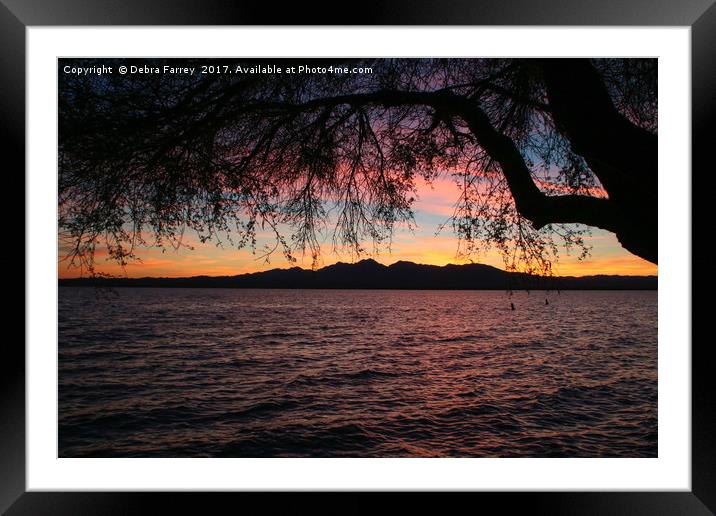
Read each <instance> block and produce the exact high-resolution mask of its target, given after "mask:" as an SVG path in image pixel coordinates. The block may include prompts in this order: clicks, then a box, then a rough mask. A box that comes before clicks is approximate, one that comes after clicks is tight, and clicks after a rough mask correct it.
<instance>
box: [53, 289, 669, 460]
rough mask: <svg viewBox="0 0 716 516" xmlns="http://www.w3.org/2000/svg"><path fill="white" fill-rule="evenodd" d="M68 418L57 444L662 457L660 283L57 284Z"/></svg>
mask: <svg viewBox="0 0 716 516" xmlns="http://www.w3.org/2000/svg"><path fill="white" fill-rule="evenodd" d="M545 298H549V304H548V305H547V304H545ZM511 302H512V303H514V304H515V307H516V310H514V311H512V310H510V303H511ZM58 418H59V455H60V456H62V457H75V456H77V457H85V456H94V457H118V456H126V457H130V456H131V457H135V456H142V457H155V456H169V457H204V456H229V457H269V456H270V457H339V456H342V457H554V456H557V457H655V456H656V455H657V292H655V291H650V292H631V291H629V292H575V291H569V292H562V293H561V294H559V295H558V294H557V293H555V292H551V293H549V294H545V293H544V292H532V293H529V294H528V293H526V292H515V293H514V295H513V296H511V297H510V296H509V295H508V294H507V293H506V292H503V291H500V292H495V291H375V290H373V291H371V290H230V289H131V288H121V289H116V290H115V291H114V293H108V294H103V293H101V292H98V291H97V290H95V289H93V288H76V287H75V288H73V287H61V288H60V291H59V414H58Z"/></svg>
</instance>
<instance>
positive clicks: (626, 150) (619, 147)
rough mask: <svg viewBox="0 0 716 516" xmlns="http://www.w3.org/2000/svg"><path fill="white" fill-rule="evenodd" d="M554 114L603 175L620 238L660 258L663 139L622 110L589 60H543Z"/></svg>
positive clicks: (580, 151)
mask: <svg viewBox="0 0 716 516" xmlns="http://www.w3.org/2000/svg"><path fill="white" fill-rule="evenodd" d="M540 67H541V69H542V73H543V77H544V81H545V85H546V88H547V96H548V99H549V106H550V109H551V112H552V117H553V119H554V121H555V123H556V125H557V128H558V129H559V130H560V131H562V132H563V133H564V134H565V135H566V136H567V138H568V139H569V141H570V143H571V145H572V150H573V151H574V152H575V153H577V154H579V155H581V156H583V157H584V159H585V160H586V161H587V163H588V164H589V167H590V169H591V170H592V171H593V172H594V174H595V175H596V176H597V177H598V178H599V181H600V182H601V183H602V185H603V186H604V189H605V190H606V191H607V194H608V195H609V200H610V201H611V202H612V203H613V204H614V206H615V209H616V211H617V217H618V221H617V227H616V229H615V233H616V235H617V238H618V239H619V241H620V242H621V244H622V245H623V246H624V248H625V249H627V250H629V251H630V252H632V253H634V254H636V255H638V256H641V257H642V258H644V259H646V260H649V261H650V262H653V263H657V260H658V246H657V239H658V236H657V233H658V197H657V183H658V139H657V136H656V135H654V134H651V133H649V132H648V131H646V130H644V129H641V128H640V127H637V126H636V125H634V124H633V123H631V122H630V121H629V120H628V119H627V118H626V117H624V116H623V115H622V114H621V113H619V112H618V111H617V109H616V108H615V107H614V104H613V103H612V101H611V98H610V97H609V93H608V92H607V89H606V87H605V85H604V83H603V81H602V80H601V78H600V77H599V75H598V73H597V71H596V70H595V69H594V67H593V66H592V65H591V64H590V63H589V60H587V59H545V60H541V61H540Z"/></svg>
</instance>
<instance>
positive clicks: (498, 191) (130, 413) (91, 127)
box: [57, 58, 658, 458]
mask: <svg viewBox="0 0 716 516" xmlns="http://www.w3.org/2000/svg"><path fill="white" fill-rule="evenodd" d="M57 63H58V149H59V150H58V157H57V159H58V161H57V163H58V207H57V214H58V235H57V238H58V242H57V249H58V261H57V272H58V278H59V279H58V281H59V290H58V314H57V315H58V350H57V353H58V414H57V418H58V419H57V421H58V454H59V457H285V458H291V457H465V458H471V457H498V458H502V457H529V458H539V457H583V458H596V457H624V458H636V457H657V452H658V427H657V400H658V390H657V351H658V346H657V334H658V327H657V292H658V291H657V272H658V267H657V261H658V260H657V230H658V218H657V207H658V206H657V179H658V177H657V168H658V167H657V133H658V127H657V119H658V116H657V115H658V109H657V108H658V105H657V89H658V88H657V59H641V58H640V59H635V58H623V59H622V58H619V59H617V58H605V59H599V58H590V59H587V58H578V59H566V58H565V59H551V58H550V59H547V58H546V59H535V58H499V59H497V58H489V59H487V58H485V59H483V58H454V59H445V58H441V59H436V58H365V59H355V58H351V59H337V58H331V59H315V58H307V59H299V58H292V59H246V58H237V59H226V58H221V59H210V58H195V59H194V58H181V59H178V58H166V59H164V58H146V59H145V58H141V59H138V58H126V59H124V58H111V59H109V58H92V59H85V58H72V59H59V60H58V61H57Z"/></svg>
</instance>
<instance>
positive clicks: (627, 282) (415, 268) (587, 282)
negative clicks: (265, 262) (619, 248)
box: [58, 259, 658, 291]
mask: <svg viewBox="0 0 716 516" xmlns="http://www.w3.org/2000/svg"><path fill="white" fill-rule="evenodd" d="M58 284H59V286H61V287H65V286H75V287H110V288H127V287H135V288H235V289H236V288H241V289H284V290H285V289H293V290H296V289H300V290H319V289H320V290H324V289H325V290H545V291H550V290H658V276H618V275H594V276H548V277H545V276H536V275H529V274H524V273H517V272H507V271H503V270H501V269H498V268H496V267H492V266H490V265H482V264H466V265H445V266H437V265H421V264H415V263H412V262H396V263H394V264H392V265H382V264H380V263H378V262H376V261H374V260H370V259H368V260H362V261H360V262H357V263H353V264H347V263H341V262H339V263H336V264H333V265H329V266H327V267H323V268H321V269H318V270H310V269H301V268H299V267H293V268H291V269H273V270H269V271H264V272H256V273H248V274H240V275H236V276H192V277H184V278H160V277H145V278H118V277H113V278H99V277H96V278H65V279H59V280H58Z"/></svg>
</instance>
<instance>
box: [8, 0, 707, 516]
mask: <svg viewBox="0 0 716 516" xmlns="http://www.w3.org/2000/svg"><path fill="white" fill-rule="evenodd" d="M289 23H290V24H307V25H324V24H325V25H345V24H350V25H578V26H581V25H607V26H616V25H619V26H642V25H661V26H672V25H675V26H689V27H691V38H692V48H691V51H692V55H691V57H692V63H691V64H692V174H691V181H693V180H694V178H699V188H698V189H692V192H693V196H699V195H702V196H703V195H709V193H708V191H709V190H710V189H709V188H703V187H702V186H701V184H702V183H701V181H702V180H704V181H705V180H707V179H708V176H713V158H712V157H711V156H709V151H710V147H711V146H713V142H714V141H716V130H715V128H714V126H716V123H714V122H716V117H715V116H714V114H715V113H716V6H715V5H714V0H682V1H681V2H673V1H671V0H601V1H599V2H593V1H590V0H572V1H569V2H567V1H565V0H509V1H507V0H481V1H479V0H456V1H453V2H450V3H445V2H440V1H438V0H421V1H416V0H413V1H409V0H396V1H393V2H387V1H385V2H380V3H378V2H371V1H366V2H361V3H360V5H358V4H356V7H355V8H354V12H352V13H351V12H343V13H340V14H339V13H338V12H337V11H336V10H335V7H330V6H324V5H321V4H320V3H315V4H311V5H308V4H306V3H304V2H296V3H293V4H292V5H291V4H289V5H285V6H282V7H280V8H277V6H276V5H273V4H271V3H267V2H263V3H262V2H252V3H244V4H242V3H239V2H232V1H230V0H159V1H158V0H154V1H147V0H143V1H141V0H124V1H122V2H118V1H113V0H94V1H91V2H90V1H83V0H0V65H1V67H0V77H1V79H0V132H1V133H0V145H1V146H2V147H3V152H2V155H3V157H4V159H3V167H2V169H4V171H5V174H4V176H5V179H6V181H5V185H6V188H8V190H6V191H8V192H13V194H12V197H14V198H16V199H18V200H19V199H24V195H20V194H19V192H25V187H24V177H25V173H24V171H25V150H24V149H25V146H24V137H25V35H26V33H25V30H26V28H27V27H29V26H41V25H53V26H64V25H77V26H83V25H84V26H86V25H98V26H102V25H284V24H289ZM51 116H52V115H51V114H49V113H48V117H51ZM709 157H711V159H709ZM674 173H675V174H677V173H678V172H674ZM675 180H684V181H688V180H690V178H688V177H684V176H679V177H675ZM8 197H10V196H9V195H8ZM20 202H22V201H20ZM694 205H696V206H699V205H701V202H700V201H696V200H695V199H693V200H692V206H694ZM19 209H22V208H18V210H19ZM22 210H23V211H22V212H23V213H24V209H22ZM18 212H19V211H18ZM692 218H693V227H692V235H698V234H703V233H702V232H705V231H707V230H708V228H707V227H706V224H708V220H705V219H704V218H699V217H696V216H692ZM23 234H24V231H23ZM18 247H19V246H18ZM23 249H24V246H23ZM18 252H19V250H18ZM22 252H23V257H24V250H23V251H22ZM707 260H708V258H707V257H706V253H700V254H696V253H694V252H693V249H692V270H696V271H698V270H707V269H710V267H709V262H708V261H707ZM2 261H3V265H4V266H5V268H4V270H5V271H8V270H10V267H11V266H12V269H13V270H15V271H16V270H17V268H18V267H19V262H20V260H19V258H18V257H17V256H16V254H13V256H12V257H7V258H6V257H3V258H2ZM22 263H24V259H23V260H22ZM25 274H27V271H26V270H25ZM13 275H14V276H16V277H19V275H18V274H17V273H14V274H13ZM705 288H708V285H707V284H704V283H703V282H699V289H705ZM693 292H694V290H693V289H692V293H693ZM24 296H25V294H24V293H23V299H24ZM12 306H13V307H11V308H9V310H8V311H6V316H7V317H8V319H7V321H8V322H9V321H11V320H12V321H13V322H15V321H19V320H20V313H19V312H20V311H21V310H22V311H23V313H24V303H23V304H20V303H13V304H12ZM692 307H693V309H692V327H693V326H695V324H696V321H697V320H699V318H698V316H699V315H700V314H701V312H702V311H704V310H707V309H708V306H706V305H701V307H699V306H698V305H697V304H696V303H692ZM15 324H17V323H15ZM7 335H10V333H9V332H8V333H7ZM683 345H684V346H689V345H691V356H692V457H691V467H692V471H691V480H692V490H691V491H690V492H661V491H658V492H657V491H654V492H589V493H586V492H585V493H573V492H572V493H537V492H530V493H470V494H462V495H459V496H453V497H451V498H450V502H449V503H448V502H446V500H445V497H444V496H440V497H433V498H431V500H430V501H427V500H426V499H425V497H424V495H423V494H422V493H415V496H412V497H411V499H410V502H408V501H407V499H406V500H405V502H401V503H406V504H409V505H413V504H414V505H415V506H420V507H421V508H423V509H425V508H431V507H433V506H434V507H436V508H437V507H439V508H440V510H441V512H443V513H445V512H447V510H450V507H449V506H450V505H453V504H463V503H465V502H467V503H469V504H470V505H471V506H473V507H475V508H479V507H482V508H484V507H487V505H486V504H487V503H489V504H490V505H493V504H499V507H500V508H501V511H502V510H505V509H506V510H507V511H508V512H511V510H514V509H516V508H524V509H529V512H530V513H536V514H650V515H657V514H685V515H692V514H693V515H698V514H713V513H716V418H715V417H714V415H715V414H716V395H715V393H716V389H714V387H715V385H714V381H713V374H712V371H711V369H712V367H713V366H712V362H711V361H710V360H708V355H709V353H708V351H709V349H708V348H709V345H710V342H709V339H703V340H697V339H695V340H694V341H693V343H690V342H684V343H683ZM0 388H1V389H2V390H1V391H0V410H1V412H0V510H2V511H3V512H5V511H7V514H10V515H17V514H55V515H62V514H137V513H144V512H155V511H156V505H155V504H157V503H158V504H160V507H161V509H162V511H161V512H174V511H176V510H180V509H181V510H182V511H186V510H196V509H197V508H200V511H201V513H212V512H215V511H214V510H212V509H211V507H212V506H213V507H217V508H218V507H219V506H220V505H219V504H221V506H224V507H228V508H230V509H229V510H231V512H234V511H236V510H240V507H241V506H236V505H234V503H237V502H238V501H236V500H235V497H243V499H242V500H241V501H240V502H238V503H241V504H246V503H252V502H256V500H254V499H255V498H256V497H257V496H261V498H260V501H259V503H260V504H261V506H262V507H263V509H262V512H272V511H274V510H281V511H282V512H283V511H285V512H289V513H293V512H298V511H300V509H301V508H302V507H303V506H309V505H310V508H311V510H312V511H315V510H316V509H319V510H320V509H323V510H330V511H331V512H333V513H348V514H351V513H359V512H362V510H363V509H372V508H373V507H374V506H375V505H378V504H381V505H382V497H383V495H381V494H376V493H373V494H368V495H361V496H358V494H349V495H342V496H341V497H336V496H335V495H333V494H329V495H327V496H322V497H321V501H320V502H317V501H316V500H315V497H314V495H309V494H306V493H303V494H291V495H285V494H284V495H280V496H277V495H276V494H273V495H272V496H270V497H267V496H266V495H256V494H247V493H244V494H240V493H223V494H217V493H211V494H210V493H203V494H197V493H127V492H113V493H96V492H95V493H77V492H75V493H61V492H52V493H50V492H25V491H26V490H25V479H26V466H25V430H26V429H25V350H24V344H21V343H20V339H19V338H12V339H11V338H9V337H6V339H5V342H4V346H3V349H2V359H0ZM468 496H469V497H470V498H471V500H470V501H467V500H466V499H465V498H466V497H468ZM404 499H405V497H404ZM227 502H228V505H225V504H227ZM446 503H448V505H447V506H446ZM477 504H479V505H477ZM152 506H154V507H155V508H154V509H153V508H152ZM232 507H233V509H232ZM403 507H404V508H405V510H406V511H407V510H409V509H410V507H408V506H407V505H403ZM401 512H402V511H401Z"/></svg>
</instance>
